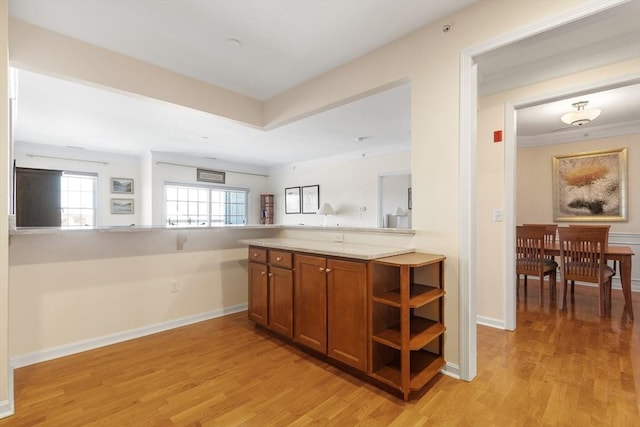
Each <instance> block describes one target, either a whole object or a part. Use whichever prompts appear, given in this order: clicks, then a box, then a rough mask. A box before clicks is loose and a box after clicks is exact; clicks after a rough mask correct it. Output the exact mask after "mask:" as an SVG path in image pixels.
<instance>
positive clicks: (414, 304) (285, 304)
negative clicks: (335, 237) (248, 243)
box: [249, 247, 445, 400]
mask: <svg viewBox="0 0 640 427" xmlns="http://www.w3.org/2000/svg"><path fill="white" fill-rule="evenodd" d="M249 258H250V262H249V289H250V291H249V318H250V319H251V320H253V321H255V322H256V323H257V324H259V325H262V326H265V327H267V328H269V329H271V330H272V331H274V332H277V333H278V334H281V335H283V336H286V337H290V338H293V341H294V342H295V343H297V344H299V345H301V346H304V347H306V348H309V349H312V350H314V351H315V352H317V353H321V354H323V355H326V356H327V357H328V358H329V359H333V360H335V361H338V362H340V364H341V365H348V366H349V367H352V368H355V369H357V370H359V371H360V372H363V373H365V374H366V375H367V376H368V377H370V378H373V379H375V380H376V381H375V382H377V383H378V384H379V383H384V384H385V385H387V386H390V387H392V388H394V389H396V390H398V391H399V392H400V393H401V394H402V396H403V398H404V399H405V400H408V399H409V395H410V393H412V392H415V391H418V390H420V389H422V388H423V387H424V386H425V385H426V384H427V383H428V382H429V381H430V380H431V379H432V378H433V377H434V376H436V375H437V374H438V373H439V372H440V370H441V369H442V368H443V367H444V366H445V359H444V332H445V326H444V295H445V291H444V261H445V257H444V256H441V255H431V254H422V253H410V254H405V255H398V256H393V257H387V258H379V259H374V260H371V261H359V260H350V259H344V258H337V257H331V256H323V255H317V254H309V253H299V252H289V251H280V250H276V249H271V248H269V249H266V248H257V247H250V248H249Z"/></svg>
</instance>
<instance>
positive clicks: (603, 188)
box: [553, 148, 627, 222]
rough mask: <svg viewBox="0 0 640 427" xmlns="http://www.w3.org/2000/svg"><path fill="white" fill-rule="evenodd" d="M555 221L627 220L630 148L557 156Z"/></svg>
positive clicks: (554, 161) (555, 165)
mask: <svg viewBox="0 0 640 427" xmlns="http://www.w3.org/2000/svg"><path fill="white" fill-rule="evenodd" d="M553 218H554V220H555V221H603V222H611V221H626V220H627V149H626V148H620V149H616V150H608V151H592V152H588V153H579V154H571V155H566V156H556V157H554V158H553Z"/></svg>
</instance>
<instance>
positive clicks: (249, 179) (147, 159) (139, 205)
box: [15, 142, 267, 226]
mask: <svg viewBox="0 0 640 427" xmlns="http://www.w3.org/2000/svg"><path fill="white" fill-rule="evenodd" d="M28 154H35V155H36V156H34V157H31V156H28ZM38 155H39V156H43V157H37V156H38ZM15 159H16V165H17V166H18V167H27V168H41V169H56V170H67V171H74V172H91V173H96V174H98V211H97V225H98V226H119V225H132V224H135V225H143V226H148V225H155V226H165V225H166V224H165V222H164V184H165V182H176V183H182V184H196V185H209V184H208V183H202V182H199V181H197V179H196V170H197V168H198V167H201V168H204V169H214V170H222V171H225V170H228V169H233V170H238V171H243V170H246V171H248V172H249V174H244V173H239V172H238V173H233V172H228V173H227V174H226V184H225V185H224V186H227V187H240V188H248V189H249V200H248V209H249V210H248V213H249V222H248V223H249V224H258V223H259V222H260V221H259V210H260V209H259V208H260V202H259V199H260V198H259V196H260V193H264V192H267V179H266V177H265V176H260V175H254V174H253V173H255V174H260V173H264V174H266V172H265V171H264V170H263V169H261V168H255V167H254V168H251V167H248V166H245V165H230V164H216V163H215V162H210V161H209V162H206V161H203V160H202V159H194V158H189V157H188V156H184V155H178V154H171V155H167V154H158V153H146V154H145V155H143V156H141V157H136V156H127V155H118V154H114V153H103V152H97V151H91V150H81V149H73V148H64V147H54V146H47V145H42V144H31V143H25V142H16V144H15ZM65 159H81V160H89V161H76V160H65ZM96 162H98V163H96ZM101 162H105V163H106V164H103V163H101ZM159 162H160V163H159ZM162 162H167V163H177V164H165V163H162ZM179 164H185V165H193V166H179ZM111 178H132V179H133V180H134V194H133V195H122V194H112V193H111V190H110V182H111ZM112 198H131V199H133V200H134V204H135V205H134V213H133V214H112V213H111V205H110V200H111V199H112Z"/></svg>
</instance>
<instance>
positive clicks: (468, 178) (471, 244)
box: [458, 52, 478, 381]
mask: <svg viewBox="0 0 640 427" xmlns="http://www.w3.org/2000/svg"><path fill="white" fill-rule="evenodd" d="M477 80H478V75H477V66H476V65H475V63H474V60H473V58H472V57H471V56H470V55H467V54H465V53H464V52H461V54H460V125H459V126H460V142H459V147H460V148H459V160H458V165H459V166H458V176H459V187H458V204H459V206H458V212H459V213H460V217H459V223H458V246H459V252H458V253H459V257H460V259H459V269H460V272H459V274H460V300H459V307H460V308H459V310H460V313H459V317H460V320H459V321H460V325H461V327H460V378H462V379H463V380H466V381H471V380H472V379H473V378H475V376H476V375H477V373H478V366H477V353H478V345H477V332H476V289H477V285H476V278H477V272H476V250H477V239H476V230H477V224H476V210H477V209H476V185H475V182H476V159H477V155H476V146H477V120H478V114H477V112H476V111H477V96H476V94H477V93H478V90H477V89H478V88H477Z"/></svg>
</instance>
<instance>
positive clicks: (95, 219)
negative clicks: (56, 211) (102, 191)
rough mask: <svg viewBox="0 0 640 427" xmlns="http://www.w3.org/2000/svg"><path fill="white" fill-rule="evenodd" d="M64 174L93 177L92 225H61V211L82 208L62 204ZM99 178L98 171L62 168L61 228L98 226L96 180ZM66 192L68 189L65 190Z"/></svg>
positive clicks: (97, 185)
mask: <svg viewBox="0 0 640 427" xmlns="http://www.w3.org/2000/svg"><path fill="white" fill-rule="evenodd" d="M65 176H67V177H68V176H75V177H86V178H92V179H93V191H92V193H93V201H92V205H93V208H92V210H93V225H63V224H62V222H63V221H62V218H63V216H62V215H63V214H62V213H63V211H64V209H82V208H77V207H75V208H73V207H71V208H70V207H69V206H66V207H65V206H63V205H62V192H63V189H62V179H63V178H65ZM99 180H100V176H99V174H98V173H96V172H79V171H73V170H63V171H62V174H61V175H60V222H61V227H63V228H68V229H71V228H85V227H91V228H96V227H98V211H99V206H98V200H99V197H98V188H99V183H98V181H99ZM67 192H68V191H67Z"/></svg>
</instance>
